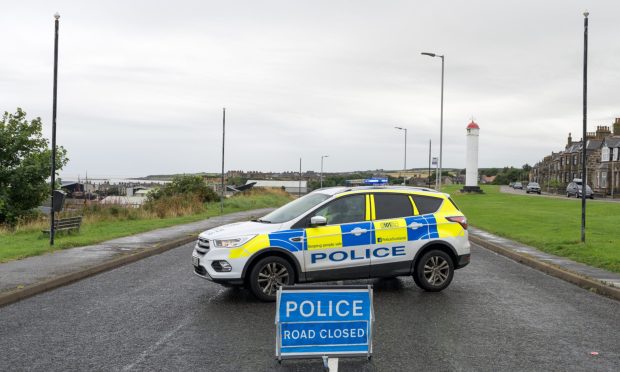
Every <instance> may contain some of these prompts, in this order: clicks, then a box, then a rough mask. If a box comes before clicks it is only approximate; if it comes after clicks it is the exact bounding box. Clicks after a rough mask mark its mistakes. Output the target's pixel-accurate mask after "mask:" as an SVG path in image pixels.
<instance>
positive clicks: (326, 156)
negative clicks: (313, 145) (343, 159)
mask: <svg viewBox="0 0 620 372" xmlns="http://www.w3.org/2000/svg"><path fill="white" fill-rule="evenodd" d="M328 157H329V155H322V156H321V187H320V188H321V189H322V188H323V159H324V158H328Z"/></svg>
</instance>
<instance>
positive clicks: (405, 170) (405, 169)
mask: <svg viewBox="0 0 620 372" xmlns="http://www.w3.org/2000/svg"><path fill="white" fill-rule="evenodd" d="M394 128H396V129H399V130H404V131H405V166H404V168H403V171H404V172H405V174H406V173H407V128H402V127H394ZM405 174H403V185H404V184H405V177H406V176H405Z"/></svg>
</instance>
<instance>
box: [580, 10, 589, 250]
mask: <svg viewBox="0 0 620 372" xmlns="http://www.w3.org/2000/svg"><path fill="white" fill-rule="evenodd" d="M588 15H590V13H588V12H587V11H586V12H584V13H583V17H584V18H583V137H582V140H581V149H582V156H581V174H582V176H583V177H582V179H581V242H582V243H585V242H586V185H587V181H588V176H587V171H586V155H587V152H588V150H587V141H586V131H587V115H588Z"/></svg>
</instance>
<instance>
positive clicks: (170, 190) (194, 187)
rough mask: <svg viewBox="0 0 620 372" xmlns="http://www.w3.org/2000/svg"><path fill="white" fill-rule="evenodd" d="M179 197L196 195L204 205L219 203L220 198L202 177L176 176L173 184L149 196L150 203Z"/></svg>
mask: <svg viewBox="0 0 620 372" xmlns="http://www.w3.org/2000/svg"><path fill="white" fill-rule="evenodd" d="M177 195H195V196H196V197H197V198H198V199H199V200H200V201H201V202H202V203H207V202H212V201H218V200H220V198H219V196H218V195H217V194H216V193H215V191H213V189H212V188H210V187H208V186H207V185H206V184H205V182H204V180H203V178H202V177H201V176H189V175H183V176H174V178H173V179H172V182H170V183H168V184H166V185H164V186H162V187H160V188H159V189H157V190H154V191H152V192H150V193H149V194H148V201H149V202H151V201H154V200H158V199H161V198H167V197H171V196H177Z"/></svg>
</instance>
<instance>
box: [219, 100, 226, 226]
mask: <svg viewBox="0 0 620 372" xmlns="http://www.w3.org/2000/svg"><path fill="white" fill-rule="evenodd" d="M225 143H226V107H224V108H223V109H222V190H220V214H222V213H224V197H225V196H226V188H225V186H224V145H225Z"/></svg>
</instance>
